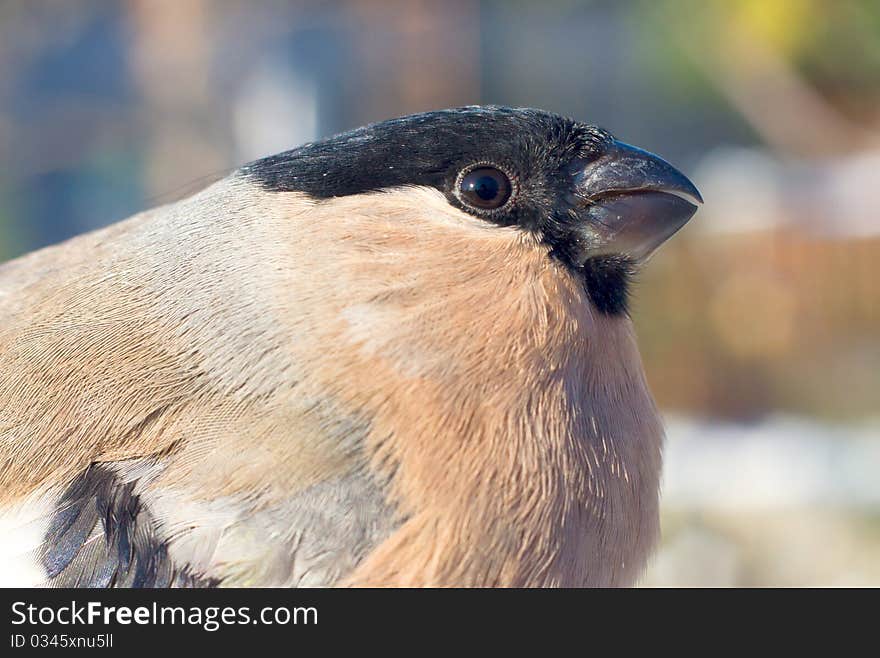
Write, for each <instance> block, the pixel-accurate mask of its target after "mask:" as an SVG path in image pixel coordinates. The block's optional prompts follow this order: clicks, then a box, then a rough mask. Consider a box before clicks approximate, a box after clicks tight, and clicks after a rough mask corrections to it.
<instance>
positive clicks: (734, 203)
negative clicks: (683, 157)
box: [695, 147, 880, 239]
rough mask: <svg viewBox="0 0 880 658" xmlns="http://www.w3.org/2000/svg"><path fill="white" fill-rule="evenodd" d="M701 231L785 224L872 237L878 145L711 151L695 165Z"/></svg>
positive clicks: (877, 224)
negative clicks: (811, 151)
mask: <svg viewBox="0 0 880 658" xmlns="http://www.w3.org/2000/svg"><path fill="white" fill-rule="evenodd" d="M695 178H696V179H697V180H698V181H699V182H700V189H701V191H702V193H703V196H704V198H705V199H706V200H707V201H709V202H711V204H712V221H711V222H700V223H699V224H698V226H699V228H700V230H703V231H706V232H709V233H742V232H748V231H766V230H773V229H780V228H783V227H786V226H787V227H791V228H794V229H797V230H800V231H803V232H805V233H809V234H812V235H814V236H817V237H827V238H832V239H833V238H845V237H855V238H858V237H868V236H874V235H880V195H878V194H877V187H878V185H880V149H876V150H864V151H857V152H855V153H850V154H845V155H839V156H837V157H828V158H825V159H813V160H806V159H804V160H799V159H787V160H786V159H783V158H782V157H780V156H779V155H774V154H773V153H771V152H770V151H767V150H764V149H758V148H743V147H725V148H718V149H715V150H713V151H712V152H710V153H709V155H707V156H706V157H705V158H704V159H703V160H702V162H701V163H700V165H699V166H698V167H697V171H696V174H695Z"/></svg>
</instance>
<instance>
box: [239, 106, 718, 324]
mask: <svg viewBox="0 0 880 658" xmlns="http://www.w3.org/2000/svg"><path fill="white" fill-rule="evenodd" d="M244 173H245V174H246V175H248V176H250V177H252V178H254V179H255V180H256V181H257V182H258V183H259V184H260V185H261V186H262V187H263V188H265V189H267V190H270V191H276V192H278V191H290V192H303V193H306V194H307V195H309V196H311V197H313V198H316V199H330V198H335V197H345V196H349V195H357V194H363V193H367V192H376V191H382V190H390V189H398V188H405V187H425V186H426V187H429V188H434V189H436V190H438V191H440V192H441V193H442V194H443V195H444V196H445V198H446V200H447V201H448V203H449V204H450V205H451V206H454V207H455V208H457V209H459V210H462V211H464V212H466V213H468V214H469V215H471V216H473V217H474V218H476V219H477V220H478V221H482V222H485V223H487V224H490V225H497V226H503V227H516V228H517V229H519V230H521V231H523V232H525V233H527V234H529V235H531V236H534V238H535V243H536V244H538V245H541V246H542V247H544V248H546V251H547V255H548V257H549V258H551V259H554V260H556V261H557V262H559V263H562V264H563V265H564V266H565V267H566V268H568V269H569V270H570V271H571V272H572V273H573V274H574V275H575V276H576V277H578V278H579V279H580V280H581V281H582V282H583V285H584V288H585V290H586V292H587V294H588V296H589V298H590V300H591V301H592V303H593V305H594V306H595V308H596V309H598V310H599V311H600V312H601V313H604V314H608V315H616V314H621V313H625V312H626V304H627V293H628V289H629V285H630V280H631V277H632V275H633V274H634V272H636V271H637V269H638V267H639V266H640V265H641V264H642V263H644V262H645V261H646V260H647V259H648V258H649V257H650V256H651V254H653V253H654V251H655V250H656V249H657V248H658V247H659V246H660V245H661V244H662V243H663V242H665V241H666V240H667V239H668V238H669V237H670V236H672V235H673V234H674V233H675V232H676V231H678V230H679V229H680V228H681V227H682V226H684V224H685V223H686V222H687V221H688V220H689V219H690V218H691V217H692V216H693V214H694V213H695V212H696V210H697V205H698V204H700V203H702V199H701V197H700V193H699V192H698V191H697V189H696V187H695V186H694V185H693V183H691V182H690V181H689V180H688V179H687V178H686V177H685V176H684V174H682V173H681V172H680V171H678V170H677V169H676V168H674V167H673V166H672V165H670V164H669V163H668V162H666V161H665V160H663V159H661V158H660V157H658V156H656V155H653V154H651V153H649V152H647V151H643V150H641V149H639V148H636V147H634V146H630V145H628V144H625V143H623V142H620V141H618V140H616V139H615V138H614V137H612V135H611V134H610V133H608V132H607V131H605V130H602V129H600V128H597V127H595V126H591V125H587V124H584V123H581V122H578V121H574V120H572V119H569V118H565V117H562V116H559V115H556V114H551V113H548V112H544V111H540V110H534V109H510V108H504V107H494V106H486V107H482V106H471V107H464V108H459V109H452V110H444V111H438V112H427V113H424V114H416V115H412V116H407V117H402V118H399V119H393V120H390V121H384V122H381V123H376V124H372V125H369V126H366V127H364V128H360V129H357V130H354V131H351V132H348V133H344V134H341V135H338V136H335V137H332V138H330V139H327V140H324V141H321V142H316V143H311V144H306V145H304V146H302V147H300V148H298V149H295V150H293V151H288V152H285V153H282V154H279V155H275V156H271V157H269V158H265V159H263V160H259V161H257V162H254V163H252V164H250V165H247V166H246V167H245V168H244Z"/></svg>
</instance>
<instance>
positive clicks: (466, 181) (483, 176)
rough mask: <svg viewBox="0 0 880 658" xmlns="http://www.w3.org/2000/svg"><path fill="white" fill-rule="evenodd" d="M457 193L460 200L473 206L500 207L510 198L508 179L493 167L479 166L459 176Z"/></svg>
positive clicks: (484, 208) (484, 207) (485, 208)
mask: <svg viewBox="0 0 880 658" xmlns="http://www.w3.org/2000/svg"><path fill="white" fill-rule="evenodd" d="M458 193H459V194H460V195H461V200H462V201H464V202H465V203H467V204H469V205H471V206H474V207H475V208H480V209H483V210H492V209H493V208H500V207H501V206H503V205H504V204H505V203H507V200H508V199H509V198H510V179H509V178H507V175H506V174H505V173H504V172H503V171H499V170H498V169H495V168H494V167H479V168H478V169H474V170H472V171H469V172H468V173H467V174H465V175H464V176H462V177H461V180H460V181H459V183H458Z"/></svg>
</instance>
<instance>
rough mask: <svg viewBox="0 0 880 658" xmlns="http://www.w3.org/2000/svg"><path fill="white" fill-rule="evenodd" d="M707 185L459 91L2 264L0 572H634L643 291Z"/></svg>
mask: <svg viewBox="0 0 880 658" xmlns="http://www.w3.org/2000/svg"><path fill="white" fill-rule="evenodd" d="M701 203H702V198H701V197H700V193H699V192H698V191H697V189H696V187H695V186H694V184H693V183H692V182H691V181H690V180H689V179H688V178H687V177H686V176H685V175H684V174H682V173H681V172H680V171H679V170H678V169H676V168H674V167H673V166H672V165H671V164H669V163H668V162H666V161H665V160H663V159H661V158H660V157H659V156H656V155H653V154H652V153H649V152H647V151H644V150H641V149H639V148H637V147H635V146H631V145H628V144H626V143H625V142H622V141H618V140H617V139H616V138H615V137H614V136H612V134H611V133H609V132H608V131H606V130H604V129H602V128H599V127H596V126H593V125H590V124H587V123H584V122H581V121H578V120H575V119H572V118H569V117H564V116H561V115H558V114H555V113H551V112H546V111H543V110H538V109H530V108H508V107H502V106H467V107H460V108H456V109H449V110H440V111H431V112H425V113H421V114H414V115H410V116H405V117H402V118H396V119H391V120H387V121H383V122H379V123H374V124H370V125H367V126H365V127H362V128H358V129H355V130H352V131H349V132H345V133H342V134H339V135H335V136H333V137H329V138H326V139H323V140H321V141H315V142H311V143H307V144H305V145H303V146H300V147H298V148H295V149H293V150H290V151H286V152H283V153H280V154H277V155H273V156H269V157H266V158H263V159H260V160H256V161H254V162H251V163H249V164H246V165H244V166H241V167H240V168H238V169H236V170H235V171H233V172H231V173H230V174H229V175H227V176H226V177H225V178H223V179H222V180H220V181H218V182H215V183H214V184H212V185H210V186H208V187H206V188H205V189H203V190H201V191H199V192H197V193H195V194H193V195H192V196H190V197H188V198H185V199H183V200H179V201H177V202H175V203H171V204H168V205H164V206H160V207H157V208H153V209H150V210H146V211H144V212H141V213H139V214H137V215H134V216H133V217H131V218H129V219H127V220H123V221H121V222H119V223H116V224H112V225H110V226H108V227H105V228H102V229H99V230H96V231H94V232H91V233H86V234H83V235H80V236H77V237H74V238H73V239H70V240H68V241H66V242H63V243H60V244H57V245H54V246H50V247H46V248H43V249H41V250H38V251H36V252H33V253H30V254H27V255H24V256H22V257H19V258H17V259H15V260H12V261H10V262H8V263H5V264H3V265H2V266H0V401H2V402H0V585H6V586H9V585H25V586H40V587H252V586H277V587H331V586H339V587H610V586H622V587H628V586H632V585H634V584H636V583H637V582H638V580H639V578H641V577H642V575H643V573H644V571H645V569H646V564H647V561H648V559H649V556H650V554H651V552H652V550H653V549H654V547H655V544H656V543H657V540H658V535H659V518H658V517H659V512H658V510H659V485H660V475H661V465H662V459H661V452H662V444H663V440H664V430H663V425H662V421H661V418H660V415H659V413H658V410H657V407H656V404H655V402H654V399H653V397H652V395H651V392H650V390H649V388H648V385H647V382H646V377H645V374H644V370H643V366H642V363H641V358H640V355H639V351H638V347H637V344H636V340H635V333H634V328H633V322H632V319H631V316H630V306H629V299H630V290H631V288H632V286H633V282H634V280H635V277H636V276H637V275H638V274H639V272H640V271H641V270H642V268H643V265H644V263H646V262H647V260H648V259H649V258H650V256H651V255H652V254H653V253H654V252H655V250H656V249H657V248H658V247H659V246H660V245H661V244H662V243H663V242H665V241H666V240H667V239H668V238H669V237H670V236H671V235H672V234H674V233H675V232H676V231H678V230H679V229H680V228H681V227H682V226H684V225H685V223H686V222H688V220H689V219H690V218H691V217H692V216H693V215H694V213H695V212H696V210H697V208H698V206H699V205H700V204H701Z"/></svg>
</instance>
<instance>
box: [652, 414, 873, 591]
mask: <svg viewBox="0 0 880 658" xmlns="http://www.w3.org/2000/svg"><path fill="white" fill-rule="evenodd" d="M667 437H668V441H667V447H666V453H665V468H664V484H663V498H662V510H663V541H662V545H661V548H660V550H659V552H658V554H657V556H656V557H655V558H654V560H653V563H652V565H651V567H650V569H649V572H648V575H647V577H646V579H645V581H644V583H643V584H644V585H647V586H721V587H724V586H737V585H740V586H749V585H761V586H789V585H797V586H811V585H815V586H835V585H840V586H852V585H859V586H871V585H873V586H880V561H878V559H877V556H878V555H880V512H878V506H880V477H878V476H880V417H877V418H875V419H871V420H863V421H860V422H857V423H853V424H839V425H838V424H831V423H823V422H819V421H816V420H815V419H812V418H803V417H794V416H785V415H778V416H773V417H770V418H767V419H766V420H764V421H762V422H758V423H754V424H738V423H720V422H718V421H717V420H694V419H688V418H684V417H678V416H673V417H669V418H667Z"/></svg>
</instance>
